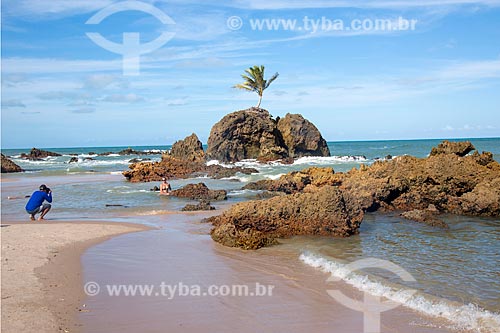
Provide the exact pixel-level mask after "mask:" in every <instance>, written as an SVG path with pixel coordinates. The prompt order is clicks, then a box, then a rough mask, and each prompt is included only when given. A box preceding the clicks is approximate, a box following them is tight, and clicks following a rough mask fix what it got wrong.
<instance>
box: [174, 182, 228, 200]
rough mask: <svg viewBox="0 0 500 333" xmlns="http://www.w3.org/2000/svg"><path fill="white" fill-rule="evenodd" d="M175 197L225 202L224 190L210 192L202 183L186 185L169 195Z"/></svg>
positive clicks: (225, 193)
mask: <svg viewBox="0 0 500 333" xmlns="http://www.w3.org/2000/svg"><path fill="white" fill-rule="evenodd" d="M170 195H173V196H175V197H179V198H186V199H191V200H226V199H227V192H226V190H211V189H209V188H208V187H207V185H205V184H204V183H198V184H187V185H186V186H184V187H183V188H180V189H178V190H174V191H172V192H171V193H170Z"/></svg>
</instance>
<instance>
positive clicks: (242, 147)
mask: <svg viewBox="0 0 500 333" xmlns="http://www.w3.org/2000/svg"><path fill="white" fill-rule="evenodd" d="M207 155H208V157H209V158H210V159H216V160H219V161H221V162H236V161H241V160H243V159H249V158H254V159H259V160H263V161H266V160H278V159H281V158H285V157H288V151H287V149H286V146H285V143H284V142H283V138H282V137H281V134H280V133H279V131H278V129H277V127H276V122H275V121H274V120H273V118H272V117H271V115H270V114H269V112H267V111H266V110H264V109H259V108H250V109H247V110H242V111H236V112H233V113H230V114H228V115H226V116H224V117H223V118H222V119H221V120H220V121H219V122H218V123H216V124H215V125H214V126H213V127H212V130H211V131H210V137H209V138H208V150H207Z"/></svg>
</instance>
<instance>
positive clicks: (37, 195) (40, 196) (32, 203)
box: [26, 191, 52, 211]
mask: <svg viewBox="0 0 500 333" xmlns="http://www.w3.org/2000/svg"><path fill="white" fill-rule="evenodd" d="M44 200H47V201H48V202H52V193H49V194H47V193H46V192H45V191H35V192H33V194H32V195H31V197H30V199H29V200H28V203H27V204H26V210H27V211H33V210H35V209H37V208H38V207H40V206H41V205H42V204H43V201H44Z"/></svg>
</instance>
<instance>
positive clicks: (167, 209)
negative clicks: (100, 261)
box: [1, 138, 500, 332]
mask: <svg viewBox="0 0 500 333" xmlns="http://www.w3.org/2000/svg"><path fill="white" fill-rule="evenodd" d="M460 140H465V139H460ZM468 140H470V141H472V143H473V144H474V145H475V147H476V148H477V149H478V150H479V151H480V152H481V151H490V152H492V153H493V154H494V158H495V159H496V160H497V161H500V138H492V139H468ZM440 141H441V140H399V141H363V142H329V143H328V145H329V148H330V151H331V154H332V157H304V158H300V159H298V160H296V161H295V163H293V164H291V165H281V164H275V163H271V164H260V163H257V162H256V161H253V160H247V161H242V162H239V163H236V164H237V165H241V166H248V167H254V168H256V169H258V170H259V173H258V174H252V175H242V174H237V175H236V176H234V177H230V178H226V179H220V180H213V179H208V178H196V179H185V180H172V181H171V185H172V188H173V189H176V188H179V187H182V186H184V185H185V184H187V183H193V182H204V183H205V184H206V185H207V186H208V187H210V188H213V189H225V190H227V191H228V200H227V201H224V202H213V204H214V206H215V207H216V208H217V209H218V210H220V209H223V208H225V207H227V206H228V205H231V204H233V203H236V202H240V201H245V200H249V199H252V198H253V197H254V196H255V194H256V192H255V191H250V190H242V189H241V188H242V187H243V186H244V185H245V184H247V183H248V182H251V181H256V180H259V179H265V178H267V179H277V178H279V177H280V175H282V174H285V173H288V172H290V171H293V170H301V169H304V168H306V167H309V166H320V167H324V166H328V167H333V168H334V170H335V171H336V172H345V171H348V170H350V169H352V168H354V167H359V166H360V165H361V164H366V165H370V164H371V163H373V162H374V161H376V160H378V159H384V158H385V157H386V156H387V155H391V156H392V157H395V156H401V155H412V156H416V157H421V158H423V157H426V156H428V154H429V152H430V150H431V148H432V147H434V146H436V145H437V144H438V143H439V142H440ZM125 148H128V147H85V148H44V149H45V150H49V151H53V152H58V153H60V154H62V155H63V156H60V157H49V158H47V159H44V160H42V161H26V160H23V159H21V158H20V154H21V153H23V152H24V153H27V152H29V149H4V150H3V151H2V153H3V154H5V155H7V156H10V157H11V158H12V160H13V161H14V162H16V163H17V164H19V165H20V166H21V167H22V168H23V169H25V170H26V172H25V173H23V174H9V175H2V179H3V180H2V212H1V215H2V219H10V220H26V221H27V217H28V216H27V214H25V212H24V205H25V203H26V199H24V197H25V196H26V195H29V194H31V192H33V191H34V190H35V189H36V186H38V185H39V184H38V183H45V184H46V185H47V186H49V187H50V188H51V189H52V190H53V195H54V203H53V210H52V211H51V212H50V214H49V215H48V216H47V217H48V218H49V217H50V218H51V219H54V220H64V219H75V220H77V219H78V220H85V219H88V220H92V219H99V220H102V219H106V220H110V221H123V220H125V221H133V222H138V223H144V224H148V225H152V226H158V225H160V224H161V219H162V216H165V215H168V214H170V213H171V212H173V211H179V210H180V209H181V208H182V207H183V206H184V205H185V204H186V203H188V202H189V201H187V200H183V199H179V198H173V197H172V198H171V197H160V196H158V194H157V193H155V192H152V191H151V190H150V189H151V188H152V187H153V186H155V185H158V184H155V183H128V182H127V181H126V180H125V178H124V177H123V176H122V175H121V172H122V171H124V170H126V169H127V168H128V165H129V164H130V160H132V159H134V158H139V159H145V158H148V159H150V160H151V161H159V160H160V159H161V153H162V152H164V151H167V150H168V149H170V146H133V147H130V148H132V149H134V150H137V151H148V152H153V153H154V154H151V155H140V156H137V155H128V156H120V155H118V154H117V152H119V151H121V150H122V149H125ZM105 152H113V153H112V154H110V155H107V156H99V154H101V153H105ZM72 157H77V158H78V162H76V163H68V161H69V160H70V159H71V158H72ZM208 163H219V162H218V161H210V162H208ZM9 179H11V180H15V182H12V183H13V184H15V186H12V185H10V184H11V183H10V182H9ZM34 184H38V185H36V186H35V185H34ZM7 196H9V197H13V198H18V199H8V197H7ZM445 221H446V223H448V224H449V226H450V229H449V230H441V229H435V228H432V227H429V226H427V225H423V224H419V223H415V222H411V221H406V220H404V219H402V218H400V217H399V215H398V214H397V213H388V214H382V213H370V214H367V215H366V217H365V219H364V221H363V223H362V225H361V229H360V234H359V235H357V236H353V237H349V238H345V239H338V238H329V237H328V238H325V237H294V238H291V239H287V240H283V241H282V242H281V243H282V244H281V245H279V246H277V247H275V248H276V249H279V251H278V252H280V251H281V253H286V255H287V256H288V257H290V256H291V257H294V258H296V260H297V262H300V264H301V265H305V266H307V267H311V268H314V269H316V270H318V271H322V272H325V273H328V274H332V275H334V276H336V277H338V278H339V279H341V280H343V281H344V282H345V283H347V284H349V285H351V286H352V287H354V288H356V289H359V290H364V291H368V292H370V293H372V294H374V295H378V296H383V297H386V298H388V299H392V300H395V301H398V302H401V303H402V304H403V306H405V307H407V308H408V309H411V310H413V311H417V312H419V313H422V314H423V315H426V316H429V317H436V318H441V319H445V320H446V321H447V322H448V323H449V325H450V328H451V329H453V330H473V331H476V332H495V331H496V329H498V327H500V220H498V219H489V218H478V217H459V216H452V215H449V216H445ZM186 223H188V222H186ZM205 232H206V230H205ZM157 236H158V235H157ZM155 237H156V236H155ZM160 237H161V235H160ZM129 238H132V237H129ZM159 242H160V241H159ZM265 251H268V250H267V249H266V250H265ZM122 253H123V252H122ZM94 254H95V253H94ZM95 255H97V254H95ZM366 258H381V259H385V260H389V261H391V262H392V263H394V264H396V265H398V266H400V267H403V268H404V269H405V270H407V271H408V272H409V273H410V274H411V275H412V276H413V277H414V278H415V280H416V282H404V281H401V279H399V278H397V276H394V274H391V273H388V272H386V271H381V270H362V271H361V272H356V273H353V272H348V271H346V269H347V268H346V265H347V263H349V262H353V261H356V260H360V259H366ZM107 260H110V262H113V260H114V263H115V264H116V265H118V264H120V263H121V261H120V260H122V261H123V258H121V259H120V258H119V257H117V256H116V257H113V256H111V257H109V258H107ZM413 289H414V290H416V291H417V293H416V294H415V295H412V296H408V291H409V290H413ZM429 325H431V324H429Z"/></svg>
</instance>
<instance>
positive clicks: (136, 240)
mask: <svg viewBox="0 0 500 333" xmlns="http://www.w3.org/2000/svg"><path fill="white" fill-rule="evenodd" d="M202 216H204V214H199V215H198V216H196V215H188V214H168V215H163V216H156V217H154V216H151V217H148V221H149V222H151V223H152V224H154V225H156V226H157V228H155V229H153V230H150V231H145V232H141V233H132V234H128V235H124V236H122V237H117V238H113V239H110V240H109V241H106V242H103V243H101V244H99V245H96V246H94V247H92V248H91V249H89V250H88V251H86V253H85V254H84V255H83V257H82V264H83V267H84V275H83V280H84V282H90V281H92V282H96V283H98V284H99V285H100V290H101V292H100V293H99V294H98V295H95V296H93V297H87V298H86V299H85V304H86V311H84V312H80V313H79V318H80V320H81V322H82V324H83V327H82V330H81V331H82V332H89V333H90V332H117V333H118V332H119V333H129V332H130V333H133V332H188V333H189V332H227V333H232V332H249V333H250V332H292V333H294V332H297V333H298V332H325V333H326V332H337V333H359V332H363V315H362V313H360V312H358V311H354V310H351V309H349V308H347V307H345V306H342V305H341V304H339V303H338V302H336V301H335V300H334V299H333V298H332V297H330V296H329V295H328V294H327V290H329V289H339V290H342V292H343V293H345V294H346V295H348V296H349V297H354V298H355V299H357V300H360V299H362V297H363V295H362V294H361V293H360V292H357V291H355V290H353V288H351V287H350V286H348V285H346V284H344V283H337V284H331V283H328V282H327V281H326V280H327V278H328V277H329V276H328V275H327V274H324V273H321V272H318V271H317V270H315V269H314V268H312V267H309V266H307V265H304V264H303V263H301V262H300V261H299V260H298V255H297V254H296V253H294V252H290V251H288V250H287V249H286V248H284V247H280V246H277V247H271V248H264V249H261V250H258V251H244V250H240V249H234V248H227V247H224V246H221V245H219V244H217V243H215V242H213V241H212V240H211V239H210V236H208V235H207V232H208V230H209V229H210V226H209V225H207V224H204V223H199V221H200V219H201V217H202ZM162 282H164V283H166V284H168V285H170V286H173V287H175V286H177V287H178V288H180V287H179V286H180V285H181V284H182V285H184V286H190V287H192V286H200V287H201V290H202V292H206V291H207V289H208V288H209V287H210V286H229V287H232V286H241V285H244V286H248V287H249V290H250V291H255V289H254V286H255V285H256V283H259V284H260V285H262V286H266V287H267V286H272V294H265V295H259V296H257V295H253V296H252V295H248V296H238V295H227V296H221V295H214V296H211V295H201V296H197V295H186V294H184V295H181V294H176V295H173V296H174V297H169V296H171V295H165V294H156V293H155V292H159V291H160V290H159V289H158V286H159V285H160V284H161V283H162ZM111 285H115V286H116V285H153V286H155V287H156V289H155V290H154V292H153V293H152V294H151V295H149V296H140V295H136V296H130V295H129V296H125V295H121V296H117V295H113V296H111V295H109V294H107V292H106V290H107V289H108V288H107V286H111ZM445 325H446V323H445V322H443V321H437V320H434V319H430V318H425V317H423V316H420V315H419V314H417V313H415V312H413V311H411V310H409V309H406V308H402V307H399V308H397V309H394V310H391V311H388V312H385V313H383V315H382V322H381V328H382V332H384V333H388V332H391V333H399V332H401V333H403V332H404V333H407V332H412V333H444V332H446V333H449V332H451V331H450V330H449V329H447V328H446V327H444V326H445Z"/></svg>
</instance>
